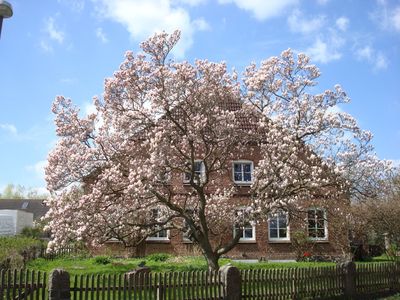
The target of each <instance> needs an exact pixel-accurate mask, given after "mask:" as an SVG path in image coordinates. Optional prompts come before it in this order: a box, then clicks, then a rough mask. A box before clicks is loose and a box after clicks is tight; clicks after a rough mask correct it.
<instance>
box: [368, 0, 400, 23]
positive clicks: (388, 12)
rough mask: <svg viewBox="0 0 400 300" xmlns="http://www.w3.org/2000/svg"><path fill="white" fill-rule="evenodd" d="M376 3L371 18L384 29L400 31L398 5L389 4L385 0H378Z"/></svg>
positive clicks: (399, 8) (399, 6)
mask: <svg viewBox="0 0 400 300" xmlns="http://www.w3.org/2000/svg"><path fill="white" fill-rule="evenodd" d="M377 4H378V6H377V8H376V9H375V11H373V12H372V13H371V14H370V17H371V19H372V20H373V21H375V22H376V23H377V24H378V25H379V26H380V27H381V28H382V29H384V30H395V31H400V5H397V6H395V7H393V6H390V5H389V4H388V2H387V1H386V0H378V1H377Z"/></svg>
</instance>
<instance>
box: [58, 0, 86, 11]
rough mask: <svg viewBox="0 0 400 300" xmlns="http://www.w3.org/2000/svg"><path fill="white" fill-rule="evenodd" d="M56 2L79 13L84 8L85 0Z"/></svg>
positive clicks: (61, 0)
mask: <svg viewBox="0 0 400 300" xmlns="http://www.w3.org/2000/svg"><path fill="white" fill-rule="evenodd" d="M57 2H58V3H61V4H64V5H65V6H67V7H68V8H69V9H71V10H72V11H73V12H77V13H80V12H82V11H83V9H84V8H85V0H57Z"/></svg>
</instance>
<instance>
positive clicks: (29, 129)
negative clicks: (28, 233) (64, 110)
mask: <svg viewBox="0 0 400 300" xmlns="http://www.w3.org/2000/svg"><path fill="white" fill-rule="evenodd" d="M8 1H9V2H11V4H12V5H13V9H14V16H13V17H12V18H10V19H5V20H4V23H3V30H2V36H1V39H0V62H1V73H0V191H1V190H2V188H3V187H4V186H5V185H7V184H8V183H14V184H22V185H24V186H26V187H31V188H38V189H40V190H43V188H44V187H45V181H44V174H43V167H44V165H45V162H46V157H47V154H48V152H49V151H50V150H51V149H52V147H53V146H54V144H55V142H56V136H55V134H54V130H55V128H54V125H53V116H52V114H51V112H50V108H51V104H52V101H53V99H54V98H55V96H56V95H64V96H66V97H69V98H72V99H73V101H74V102H75V103H76V104H77V105H79V106H80V107H81V108H82V113H86V112H88V111H90V109H91V108H92V106H91V101H92V100H91V99H92V97H93V96H94V95H100V96H101V95H102V93H103V82H104V79H105V78H107V77H110V76H111V75H112V74H113V72H114V71H115V70H116V69H118V67H119V65H120V63H121V62H122V61H123V55H124V53H125V51H126V50H133V51H138V44H139V43H140V42H141V41H143V40H144V39H145V38H146V37H148V36H149V35H151V34H152V33H154V32H155V31H160V30H166V31H167V32H172V31H173V30H174V29H180V30H182V40H181V41H180V43H179V45H178V48H177V49H176V51H175V52H174V56H175V57H176V59H178V60H183V59H185V60H189V61H193V60H194V59H195V58H207V59H209V60H213V61H221V60H224V61H226V62H227V63H228V65H229V66H230V67H235V68H236V69H237V70H239V71H242V70H243V68H244V67H245V66H246V65H247V64H249V63H250V62H252V61H255V62H260V61H261V60H263V59H265V58H268V57H270V56H275V55H279V54H280V53H281V52H282V51H283V50H285V49H287V48H292V49H294V50H295V51H298V52H305V53H307V54H309V55H310V56H311V57H312V61H313V63H315V64H316V65H318V66H319V67H320V69H321V72H322V77H321V78H320V80H319V85H318V88H317V89H321V90H322V89H327V88H332V87H333V86H334V85H335V84H336V83H339V84H341V85H342V86H343V88H344V89H345V90H346V91H347V93H348V95H349V96H350V97H351V99H352V102H351V103H350V104H349V105H347V106H345V107H342V109H343V110H345V111H347V112H349V113H351V114H352V115H353V116H355V117H356V119H357V120H358V122H359V123H360V125H361V127H362V128H364V129H368V130H370V131H372V132H373V133H374V136H375V139H374V144H375V147H376V152H377V154H378V156H379V157H380V158H384V159H391V160H394V161H396V162H399V161H400V152H399V149H400V147H399V146H400V122H399V116H400V92H399V88H400V1H394V0H393V1H389V0H386V1H385V0H380V1H375V0H349V1H337V0H336V1H335V0H309V1H300V0H218V1H217V0H215V1H213V0H112V1H111V0H107V1H106V0H86V1H85V0H41V1H27V0H8ZM317 89H316V90H317Z"/></svg>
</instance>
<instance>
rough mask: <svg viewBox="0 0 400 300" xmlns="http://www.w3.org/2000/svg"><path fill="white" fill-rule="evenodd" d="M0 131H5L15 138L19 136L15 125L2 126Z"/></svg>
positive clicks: (0, 125)
mask: <svg viewBox="0 0 400 300" xmlns="http://www.w3.org/2000/svg"><path fill="white" fill-rule="evenodd" d="M0 129H1V130H4V131H5V132H7V133H9V134H11V135H13V136H17V135H18V130H17V127H15V125H13V124H7V123H6V124H0Z"/></svg>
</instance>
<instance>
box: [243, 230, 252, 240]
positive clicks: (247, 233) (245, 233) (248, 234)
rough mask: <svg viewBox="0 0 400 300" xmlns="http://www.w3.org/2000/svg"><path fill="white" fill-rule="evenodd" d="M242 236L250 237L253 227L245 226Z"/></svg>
mask: <svg viewBox="0 0 400 300" xmlns="http://www.w3.org/2000/svg"><path fill="white" fill-rule="evenodd" d="M244 237H245V238H252V237H253V228H246V229H245V230H244Z"/></svg>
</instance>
